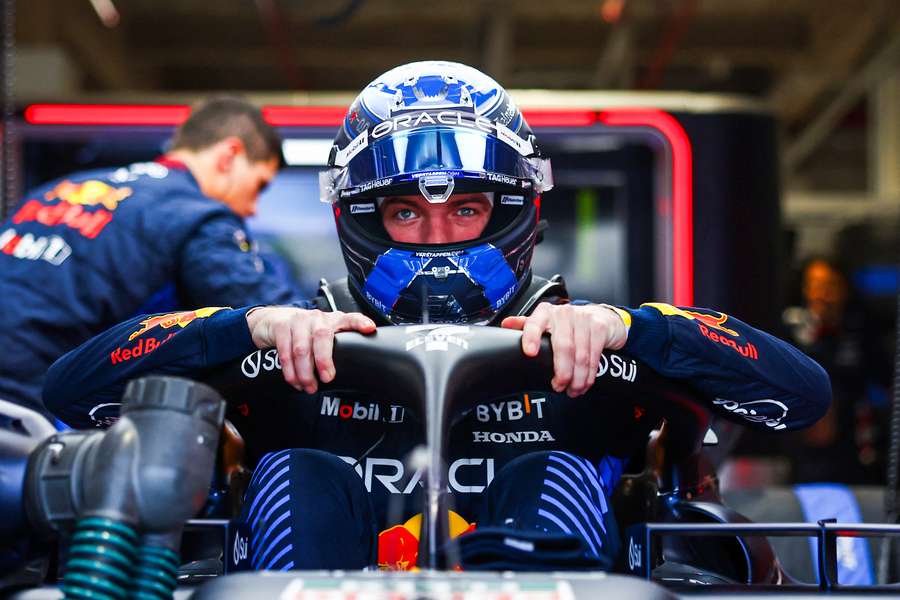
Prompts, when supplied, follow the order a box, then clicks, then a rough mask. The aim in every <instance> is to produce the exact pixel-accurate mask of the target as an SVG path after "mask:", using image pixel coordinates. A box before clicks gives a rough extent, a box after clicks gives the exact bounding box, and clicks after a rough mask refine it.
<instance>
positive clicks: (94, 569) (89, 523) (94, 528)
mask: <svg viewBox="0 0 900 600" xmlns="http://www.w3.org/2000/svg"><path fill="white" fill-rule="evenodd" d="M137 541H138V538H137V533H136V532H135V530H134V528H133V527H131V526H130V525H126V524H125V523H120V522H117V521H113V520H111V519H104V518H99V517H88V518H85V519H80V520H79V521H78V524H77V525H76V527H75V534H74V535H73V536H72V542H71V545H70V546H69V556H68V559H67V560H66V571H65V575H64V577H63V584H62V590H63V593H64V594H65V597H66V598H67V599H76V598H77V599H83V598H89V599H95V600H119V599H124V598H128V597H129V593H128V588H129V587H130V586H131V578H132V565H134V562H135V559H136V557H137Z"/></svg>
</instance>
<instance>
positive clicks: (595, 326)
mask: <svg viewBox="0 0 900 600" xmlns="http://www.w3.org/2000/svg"><path fill="white" fill-rule="evenodd" d="M588 329H590V337H591V352H590V358H589V359H588V361H589V362H588V367H589V368H588V380H587V387H588V388H591V387H593V385H594V382H595V381H596V380H597V371H598V370H599V369H600V355H601V354H603V350H604V347H605V344H606V331H605V329H603V325H602V324H601V323H600V322H598V321H597V319H595V318H594V317H593V315H592V316H591V319H590V324H589V326H588ZM585 391H587V390H585Z"/></svg>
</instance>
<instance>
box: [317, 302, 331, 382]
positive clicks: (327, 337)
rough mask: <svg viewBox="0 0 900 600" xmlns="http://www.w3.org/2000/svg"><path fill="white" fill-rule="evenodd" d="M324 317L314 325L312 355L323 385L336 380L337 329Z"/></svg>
mask: <svg viewBox="0 0 900 600" xmlns="http://www.w3.org/2000/svg"><path fill="white" fill-rule="evenodd" d="M331 320H332V319H326V318H325V316H324V315H322V316H321V317H319V318H318V319H316V320H315V321H314V322H313V325H312V353H313V360H314V361H315V365H316V371H317V372H318V373H319V379H320V380H321V381H322V382H323V383H328V382H329V381H331V380H332V379H334V374H335V369H334V356H333V353H334V331H335V327H334V325H333V324H332V323H331V322H330V321H331Z"/></svg>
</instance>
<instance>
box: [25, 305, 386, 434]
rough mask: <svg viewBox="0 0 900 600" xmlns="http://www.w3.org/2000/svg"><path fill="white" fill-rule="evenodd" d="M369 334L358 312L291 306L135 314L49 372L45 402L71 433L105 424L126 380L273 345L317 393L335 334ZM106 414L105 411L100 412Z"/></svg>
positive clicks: (288, 373)
mask: <svg viewBox="0 0 900 600" xmlns="http://www.w3.org/2000/svg"><path fill="white" fill-rule="evenodd" d="M350 329H353V330H356V331H361V332H363V333H369V332H371V331H374V329H375V323H373V322H372V320H371V319H369V318H368V317H365V316H363V315H361V314H359V313H342V312H333V313H323V312H321V311H319V310H307V309H301V308H296V307H283V306H272V307H257V308H243V309H239V310H231V309H227V308H203V309H197V310H195V311H187V312H180V313H169V314H163V315H149V316H142V317H136V318H134V319H131V320H130V321H126V322H124V323H122V324H120V325H117V326H115V327H113V328H112V329H110V330H109V331H107V332H105V333H103V334H100V335H98V336H97V337H95V338H93V339H91V340H88V341H87V342H85V343H84V344H82V345H81V346H79V347H78V348H76V349H74V350H72V351H71V352H69V353H68V354H66V355H64V356H63V357H62V358H60V359H59V360H57V361H56V362H55V363H53V365H52V366H51V367H50V370H49V371H47V377H46V380H45V383H44V393H43V396H44V404H45V405H46V406H47V408H48V409H49V410H50V411H51V412H52V413H53V414H55V415H56V416H57V417H59V418H60V419H61V420H62V421H63V422H65V423H67V424H69V425H71V426H72V427H76V428H85V427H91V426H96V425H100V424H103V423H101V420H100V419H99V418H98V417H97V411H98V410H99V409H101V408H103V407H110V406H112V407H116V408H117V407H118V404H119V402H120V400H121V397H122V392H123V391H124V389H125V385H126V384H127V383H128V381H129V380H131V379H134V378H136V377H140V376H142V375H149V374H151V373H155V374H165V375H192V374H193V375H196V374H197V372H198V371H200V370H203V369H208V368H210V367H215V366H216V365H220V364H224V363H226V362H229V361H231V360H234V359H236V358H240V357H242V356H245V355H247V354H249V353H250V352H253V351H255V350H256V349H258V348H269V347H275V348H278V350H279V353H280V355H281V356H291V360H283V359H282V369H283V371H284V375H285V379H286V380H287V382H288V383H290V384H291V385H294V386H295V387H297V388H298V389H304V390H306V391H308V392H310V393H313V392H315V391H316V387H317V381H316V377H315V375H314V374H313V366H315V369H316V371H317V372H318V374H319V377H320V379H321V380H322V381H326V382H327V381H331V380H332V379H333V378H334V363H333V361H332V357H331V349H332V347H333V340H334V334H335V332H337V331H346V330H350ZM103 412H104V414H108V411H103Z"/></svg>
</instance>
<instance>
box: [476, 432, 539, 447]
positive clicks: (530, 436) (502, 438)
mask: <svg viewBox="0 0 900 600" xmlns="http://www.w3.org/2000/svg"><path fill="white" fill-rule="evenodd" d="M472 441H473V442H475V443H479V442H481V443H485V442H488V443H491V444H522V443H533V442H555V441H556V439H555V438H554V437H553V435H552V434H551V433H550V432H549V431H547V430H546V429H544V430H542V431H502V432H501V431H473V432H472Z"/></svg>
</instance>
